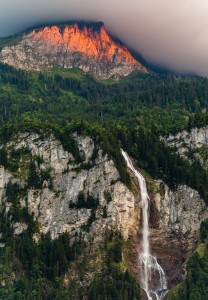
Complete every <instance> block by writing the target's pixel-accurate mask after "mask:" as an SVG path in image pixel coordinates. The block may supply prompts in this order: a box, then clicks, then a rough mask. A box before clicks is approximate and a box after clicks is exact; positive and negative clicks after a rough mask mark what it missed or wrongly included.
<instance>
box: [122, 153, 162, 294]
mask: <svg viewBox="0 0 208 300" xmlns="http://www.w3.org/2000/svg"><path fill="white" fill-rule="evenodd" d="M121 152H122V155H123V157H124V159H125V161H126V163H127V166H128V168H130V169H131V170H132V172H133V173H134V175H135V176H136V178H137V180H138V183H139V186H140V193H141V203H142V217H143V229H142V253H141V254H140V256H139V261H140V265H141V286H142V288H143V289H144V291H145V293H146V295H147V298H148V300H154V299H155V300H160V299H162V298H163V297H164V295H165V294H166V292H167V280H166V276H165V272H164V270H163V269H162V267H161V266H160V265H159V263H158V262H157V258H156V257H154V256H152V255H151V253H150V242H149V234H150V230H149V200H150V199H149V196H148V192H147V186H146V182H145V179H144V177H143V176H142V175H141V174H140V173H139V172H138V171H137V170H136V169H135V168H134V166H133V163H132V161H131V159H130V158H129V156H128V155H127V153H126V152H124V151H123V150H121ZM153 277H154V282H153V280H152V279H153Z"/></svg>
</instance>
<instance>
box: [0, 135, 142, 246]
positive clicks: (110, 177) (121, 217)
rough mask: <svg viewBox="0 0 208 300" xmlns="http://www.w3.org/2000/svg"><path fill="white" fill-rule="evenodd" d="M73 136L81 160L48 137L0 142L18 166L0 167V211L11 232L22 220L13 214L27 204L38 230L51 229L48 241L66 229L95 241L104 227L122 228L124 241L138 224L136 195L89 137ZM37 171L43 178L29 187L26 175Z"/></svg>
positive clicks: (22, 226) (20, 227)
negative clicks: (14, 194)
mask: <svg viewBox="0 0 208 300" xmlns="http://www.w3.org/2000/svg"><path fill="white" fill-rule="evenodd" d="M74 140H75V141H76V143H77V145H78V148H79V151H80V153H81V154H82V156H83V157H84V160H83V162H82V163H80V164H77V163H76V162H75V161H74V157H73V155H72V154H71V153H69V152H67V151H65V150H64V149H63V146H62V145H61V143H60V142H59V141H58V140H57V139H55V138H54V137H53V136H47V135H46V136H44V137H43V136H40V135H39V134H35V133H32V134H31V133H30V134H29V133H25V134H20V135H18V137H17V138H15V139H11V141H10V142H8V143H7V144H6V145H4V149H6V151H7V153H8V155H9V157H10V159H11V161H12V162H13V164H14V163H16V161H13V159H14V157H17V159H18V168H16V169H15V171H13V172H11V171H10V170H7V169H5V167H1V168H0V206H1V210H2V209H5V213H6V214H7V215H8V216H9V217H10V219H11V223H12V226H13V228H14V232H15V234H20V233H21V232H22V231H24V230H25V229H26V228H27V224H26V223H25V222H21V221H20V220H17V218H16V217H14V216H13V214H12V212H13V211H14V210H15V209H16V207H18V209H19V210H20V211H21V210H22V209H24V208H25V207H26V208H27V210H28V212H29V214H30V215H31V216H33V219H34V220H35V221H36V222H38V224H39V228H40V233H44V234H46V233H48V232H50V234H51V236H52V238H53V239H54V238H57V236H58V235H59V234H60V233H63V232H68V233H69V235H70V237H71V238H72V240H73V237H75V236H80V235H82V237H83V238H84V240H85V241H86V242H87V241H89V240H92V241H94V242H96V243H97V242H99V241H102V239H103V234H104V233H105V231H106V230H107V229H109V230H110V229H113V230H121V233H122V235H123V237H124V238H125V239H127V238H128V237H129V236H130V235H131V234H132V232H135V230H136V228H137V215H138V214H137V213H136V212H137V206H138V200H137V198H135V196H134V195H133V194H132V192H131V191H130V190H129V189H128V188H127V187H126V186H125V185H124V184H123V183H121V182H120V181H119V173H118V171H117V169H116V168H115V165H114V163H113V161H112V160H110V159H109V158H108V156H107V155H104V154H103V151H102V150H101V149H100V148H97V146H95V144H94V142H93V140H92V139H91V138H89V137H84V136H77V135H76V134H75V135H74ZM17 154H18V156H17ZM15 155H16V156H15ZM31 160H32V161H33V162H34V166H35V171H34V169H31ZM13 169H14V168H13ZM28 170H29V171H28ZM28 172H29V173H28ZM34 172H35V173H34ZM34 174H35V175H34ZM37 174H39V176H41V177H42V178H43V180H42V182H41V185H40V187H39V188H35V187H31V186H29V183H28V180H29V179H28V178H30V177H31V176H33V177H32V178H35V177H36V175H37ZM11 185H12V188H13V189H14V188H16V190H17V193H16V196H15V200H14V201H12V200H11V199H10V198H11V197H10V194H9V186H11ZM23 190H24V192H21V191H23ZM14 207H15V209H14ZM34 238H35V239H38V235H36V234H35V235H34Z"/></svg>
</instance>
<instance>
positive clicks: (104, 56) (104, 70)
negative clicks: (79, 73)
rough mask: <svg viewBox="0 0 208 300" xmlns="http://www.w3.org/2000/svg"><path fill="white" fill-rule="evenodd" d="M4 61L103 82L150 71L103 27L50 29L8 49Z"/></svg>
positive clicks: (37, 31) (35, 32)
mask: <svg viewBox="0 0 208 300" xmlns="http://www.w3.org/2000/svg"><path fill="white" fill-rule="evenodd" d="M0 61H1V62H3V63H6V64H9V65H11V66H13V67H15V68H17V69H22V70H35V71H41V70H44V71H45V70H47V69H51V68H54V67H63V68H69V69H70V68H80V69H82V70H83V71H84V72H92V73H93V74H94V75H95V76H96V77H98V78H101V79H109V78H114V79H118V78H120V77H123V76H127V75H129V74H130V73H132V72H133V71H135V70H139V71H142V72H147V69H146V68H145V67H144V66H143V65H142V64H141V63H139V62H138V61H137V60H136V59H134V58H133V56H132V55H131V53H130V52H129V51H128V49H127V48H126V47H125V46H124V45H120V44H119V43H117V42H115V41H114V40H113V39H112V38H111V37H110V36H109V34H108V33H107V31H106V29H105V27H104V25H103V24H102V23H98V24H90V25H89V24H86V25H84V26H83V25H82V26H80V24H71V25H60V26H47V27H44V28H40V29H35V30H33V31H31V32H30V33H26V34H24V35H23V37H22V40H21V41H20V42H19V43H18V44H17V45H14V46H7V47H4V48H3V49H2V51H1V53H0Z"/></svg>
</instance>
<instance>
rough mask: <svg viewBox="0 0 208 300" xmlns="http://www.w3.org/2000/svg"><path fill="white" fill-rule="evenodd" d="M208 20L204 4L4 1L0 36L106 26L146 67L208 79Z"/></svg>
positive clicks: (196, 0)
mask: <svg viewBox="0 0 208 300" xmlns="http://www.w3.org/2000/svg"><path fill="white" fill-rule="evenodd" d="M207 16H208V2H207V1H205V0H174V1H172V0H128V1H127V0H105V1H98V0H82V1H81V0H59V1H56V0H44V1H43V0H36V1H33V2H32V1H28V0H19V1H14V0H1V6H0V35H2V36H5V35H10V34H14V33H16V32H19V31H22V30H24V29H26V28H28V27H31V26H35V25H37V24H40V23H47V22H60V21H66V20H72V19H73V20H80V19H81V20H93V21H103V22H104V23H105V25H106V27H107V29H108V30H109V31H110V32H111V33H112V34H114V35H115V36H117V37H118V38H120V39H121V40H122V41H124V42H125V43H126V44H127V45H128V46H130V47H131V48H133V49H135V50H137V51H139V52H140V53H141V54H142V55H143V57H144V58H145V59H146V60H147V61H149V62H151V63H155V64H159V65H162V66H165V67H168V68H171V69H172V70H174V71H178V72H192V73H197V74H200V75H203V76H208V18H207Z"/></svg>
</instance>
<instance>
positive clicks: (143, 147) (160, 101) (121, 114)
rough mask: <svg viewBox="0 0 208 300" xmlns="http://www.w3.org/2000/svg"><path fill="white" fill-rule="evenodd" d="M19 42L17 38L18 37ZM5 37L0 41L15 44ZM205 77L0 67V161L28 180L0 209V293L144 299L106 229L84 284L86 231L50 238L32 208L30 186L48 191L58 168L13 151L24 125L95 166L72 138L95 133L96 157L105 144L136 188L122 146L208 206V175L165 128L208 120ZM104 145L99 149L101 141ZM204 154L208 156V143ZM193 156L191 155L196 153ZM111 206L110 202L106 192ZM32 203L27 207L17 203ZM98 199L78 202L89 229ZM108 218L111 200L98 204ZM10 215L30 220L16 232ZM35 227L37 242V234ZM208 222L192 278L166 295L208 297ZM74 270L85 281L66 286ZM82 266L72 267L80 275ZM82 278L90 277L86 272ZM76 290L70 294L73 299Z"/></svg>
mask: <svg viewBox="0 0 208 300" xmlns="http://www.w3.org/2000/svg"><path fill="white" fill-rule="evenodd" d="M15 40H16V41H18V37H16V38H15ZM15 40H13V39H0V48H1V47H2V46H4V45H5V44H13V43H14V42H15ZM207 110H208V79H206V78H201V77H195V76H187V77H185V76H176V75H173V74H168V73H164V74H154V73H150V74H141V73H139V74H138V73H134V74H132V75H131V76H129V77H128V78H125V79H123V80H121V82H112V81H110V80H109V81H106V82H101V81H99V80H96V79H95V78H93V76H92V75H90V74H84V73H83V72H82V71H80V70H78V69H73V70H65V69H54V70H52V71H51V72H49V73H47V72H44V73H36V72H24V71H18V70H15V69H13V68H12V67H9V66H7V65H4V64H0V165H3V166H4V167H5V168H6V169H7V170H9V171H10V172H11V173H12V174H13V175H14V177H15V178H17V179H24V181H25V182H26V185H25V186H24V187H20V186H19V185H17V184H15V183H11V182H8V184H7V190H6V196H7V201H8V203H9V204H12V209H11V210H10V212H9V214H8V215H6V213H5V211H6V207H5V206H4V205H2V206H1V207H0V214H1V215H0V217H1V218H0V232H1V233H2V235H1V236H0V245H1V244H2V245H5V247H0V299H5V300H11V299H72V300H73V299H85V297H86V295H87V296H88V297H89V299H101V300H102V299H103V300H104V299H107V300H110V299H123V300H127V299H129V300H131V299H141V297H140V291H139V287H138V284H137V283H136V281H135V279H134V278H133V276H132V275H131V274H130V272H129V270H128V268H127V267H126V264H125V263H124V259H123V252H124V242H123V241H122V239H121V237H120V236H119V235H112V234H111V235H108V236H107V237H106V241H105V243H104V245H103V246H102V247H101V248H99V249H98V250H99V251H98V252H99V253H98V254H97V256H98V257H96V258H95V257H93V258H92V260H93V263H94V264H95V265H96V264H97V265H96V267H95V269H93V272H94V274H95V273H96V272H97V273H96V276H95V278H94V279H93V281H92V282H89V283H88V285H87V284H86V285H83V286H82V285H81V284H80V283H82V282H83V281H84V279H83V278H84V275H85V274H84V272H83V271H82V270H86V274H88V273H87V271H88V269H87V267H86V266H85V265H84V263H85V264H87V261H86V259H85V262H83V260H82V259H81V258H82V257H84V256H83V255H86V254H85V253H84V243H83V241H82V239H81V236H77V237H75V241H74V243H72V242H71V241H70V240H69V236H68V235H67V234H63V235H60V236H59V237H58V238H57V239H55V240H51V237H50V236H49V235H40V233H39V224H38V223H37V222H36V221H35V220H34V218H33V216H32V215H30V214H29V213H28V211H27V201H26V191H27V189H28V188H35V189H37V190H41V188H42V186H43V182H44V181H47V182H48V183H49V185H48V186H49V187H50V188H53V185H52V183H53V182H52V181H53V180H52V179H53V178H52V175H51V170H50V169H46V170H45V171H44V172H43V171H41V168H40V165H41V163H43V162H42V159H41V157H33V156H32V155H31V153H30V151H29V150H28V149H27V148H22V149H16V150H11V149H10V148H9V147H7V146H6V144H7V142H9V141H13V142H14V143H15V139H16V136H17V135H18V133H19V132H37V133H39V135H40V138H41V137H44V136H45V135H50V134H53V135H54V136H55V137H56V138H57V139H59V140H60V141H61V143H62V145H63V147H64V149H65V150H67V151H69V152H71V153H72V154H73V157H74V160H75V161H74V162H71V163H75V164H76V166H75V169H76V170H74V171H78V168H85V169H90V168H91V167H92V165H88V164H87V165H86V164H85V163H84V162H85V158H84V157H83V154H82V153H80V151H79V148H78V145H77V143H76V141H75V139H74V137H73V134H74V133H75V132H77V133H78V134H80V135H89V136H91V137H92V139H93V140H94V142H95V146H96V147H95V150H94V153H93V160H95V159H96V157H97V155H98V148H99V147H101V148H102V149H103V151H104V153H106V154H108V156H109V158H110V159H112V160H113V161H114V163H115V165H116V167H117V169H118V171H119V174H120V180H121V181H122V182H123V183H124V184H126V185H127V186H128V187H129V188H132V186H131V181H130V177H129V174H128V173H127V170H126V166H125V161H124V159H123V157H122V155H121V153H120V148H121V147H122V148H123V149H124V150H126V151H128V153H129V154H130V155H131V156H132V157H133V158H135V159H136V160H137V162H138V166H139V167H140V168H142V169H143V170H145V171H146V172H148V174H150V175H151V176H152V177H153V178H160V179H163V180H164V182H165V183H167V184H168V185H169V186H170V187H171V188H172V189H174V188H176V187H177V186H178V185H179V184H187V185H188V186H190V187H192V188H194V189H196V190H197V191H198V192H199V194H200V195H201V197H202V198H203V199H204V200H205V201H206V203H208V173H207V170H206V169H205V168H203V166H202V165H201V164H200V162H199V161H198V160H197V159H193V160H192V162H190V161H188V160H187V159H184V158H181V157H180V156H179V155H178V154H177V152H176V149H170V148H168V147H167V146H166V145H165V144H164V143H163V142H162V141H161V140H160V135H168V134H170V133H172V134H174V133H176V132H178V131H181V130H184V129H185V130H190V129H191V128H192V127H194V126H197V127H201V126H204V125H206V124H208V113H207ZM98 146H99V147H98ZM202 150H203V157H204V158H205V159H206V156H207V153H206V149H202ZM192 154H193V153H190V155H192ZM104 197H105V200H106V202H107V203H109V202H110V201H112V199H111V195H110V193H107V192H105V194H104ZM21 200H25V203H26V207H25V208H22V207H21V205H20V201H21ZM98 205H99V201H98V199H94V198H92V196H91V195H87V196H84V195H83V194H80V195H79V197H78V199H77V202H76V203H71V205H70V207H71V208H76V209H80V208H88V209H91V216H90V218H89V220H88V222H87V224H85V225H84V226H83V228H82V229H83V231H87V230H89V228H90V226H91V224H92V222H93V221H94V220H95V216H96V209H97V207H98ZM101 214H102V216H103V218H107V217H108V214H107V207H106V206H104V207H102V208H101ZM11 221H13V222H20V223H24V224H26V227H27V229H25V230H24V231H23V232H22V234H20V235H19V236H14V229H13V228H12V226H11ZM34 234H35V236H36V237H37V238H38V239H39V241H38V243H37V242H35V241H34ZM207 239H208V237H207V222H203V223H202V227H201V242H202V244H201V245H200V246H199V248H198V249H197V251H196V252H195V253H194V254H193V255H192V256H191V257H190V259H189V261H188V263H187V276H186V279H185V280H184V281H183V282H182V283H181V284H180V285H178V286H177V287H176V288H175V289H174V290H171V291H170V292H169V293H168V295H167V299H175V300H177V299H180V300H183V299H186V300H197V299H201V300H203V299H207V298H208V291H207V282H208V275H207V274H208V272H207V269H208V246H207V245H208V242H207ZM68 268H72V270H74V271H76V272H77V274H78V277H79V278H78V279H77V278H74V277H73V276H71V277H70V274H68V275H69V277H70V280H69V282H67V284H64V283H63V282H64V275H65V273H67V272H68ZM76 272H75V273H76ZM82 277H83V278H82ZM69 295H70V296H69Z"/></svg>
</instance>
